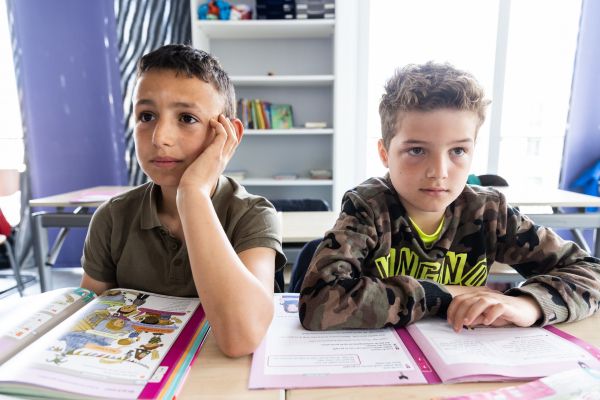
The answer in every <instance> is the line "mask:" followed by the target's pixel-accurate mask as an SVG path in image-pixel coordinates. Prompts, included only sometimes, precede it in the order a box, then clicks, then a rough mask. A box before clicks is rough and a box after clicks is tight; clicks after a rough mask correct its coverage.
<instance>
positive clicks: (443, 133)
mask: <svg viewBox="0 0 600 400" xmlns="http://www.w3.org/2000/svg"><path fill="white" fill-rule="evenodd" d="M477 122H478V120H477V116H476V114H475V113H473V112H471V111H458V110H451V109H440V110H435V111H427V112H421V111H410V112H407V113H405V114H404V117H403V118H402V120H401V122H400V123H399V127H398V129H397V132H396V135H395V136H394V137H393V138H392V140H391V142H390V145H389V148H388V149H385V147H384V145H383V141H382V140H380V141H379V155H380V158H381V161H382V162H383V165H385V167H386V168H388V169H389V171H390V178H391V180H392V184H393V185H394V188H395V189H396V192H397V193H398V195H399V196H400V200H401V202H402V204H403V205H404V207H405V208H406V211H407V212H408V215H409V216H410V217H411V218H412V219H413V220H415V221H419V220H429V221H431V219H432V218H436V219H439V218H441V217H442V216H443V214H444V211H445V210H446V207H448V205H449V204H450V203H452V202H453V201H454V200H455V199H456V198H457V197H458V195H459V194H460V193H461V192H462V190H463V189H464V187H465V184H466V182H467V176H468V175H469V169H470V167H471V161H472V160H473V150H474V147H475V137H476V133H477V128H478V127H477Z"/></svg>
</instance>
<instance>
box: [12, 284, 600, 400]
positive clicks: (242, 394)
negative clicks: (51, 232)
mask: <svg viewBox="0 0 600 400" xmlns="http://www.w3.org/2000/svg"><path fill="white" fill-rule="evenodd" d="M45 296H48V297H47V298H49V297H50V296H52V294H51V293H50V292H47V293H42V294H37V295H33V296H26V297H22V298H12V299H8V300H3V301H2V302H0V315H1V313H2V310H6V309H8V308H10V307H13V306H15V305H17V304H21V302H34V301H37V300H38V299H43V298H46V297H45ZM5 307H6V308H5ZM598 326H600V313H596V314H595V315H594V316H592V317H590V318H587V319H585V320H583V321H578V322H573V323H569V324H559V325H557V327H558V328H560V329H562V330H564V331H565V332H568V333H570V334H571V335H574V336H577V337H579V338H581V339H583V340H585V341H587V342H588V343H590V344H592V345H594V346H596V347H600V334H599V333H598ZM251 362H252V356H245V357H239V358H229V357H226V356H224V355H223V354H222V353H221V352H220V350H219V349H218V348H217V344H216V341H215V339H214V336H213V335H212V332H211V333H209V334H208V336H207V338H206V341H205V343H204V344H203V346H202V348H201V350H200V353H199V355H198V358H197V359H196V361H195V362H194V364H192V367H191V369H190V373H189V375H188V376H187V378H186V380H185V382H184V384H183V388H182V389H181V392H180V393H179V395H178V396H177V399H179V400H192V399H207V400H209V399H210V400H212V399H220V400H230V399H231V400H238V399H241V400H245V399H261V400H262V399H265V400H270V399H272V400H283V399H286V400H303V399H311V400H319V399H340V400H353V399H357V400H364V399H372V398H373V399H393V400H397V399H431V398H432V397H435V396H442V395H445V396H448V395H460V394H465V393H473V392H480V391H485V390H494V389H499V388H501V387H506V386H513V385H515V384H516V383H515V382H488V383H457V384H439V385H417V386H378V387H348V388H335V389H291V390H276V389H275V390H249V389H248V377H249V376H250V366H251Z"/></svg>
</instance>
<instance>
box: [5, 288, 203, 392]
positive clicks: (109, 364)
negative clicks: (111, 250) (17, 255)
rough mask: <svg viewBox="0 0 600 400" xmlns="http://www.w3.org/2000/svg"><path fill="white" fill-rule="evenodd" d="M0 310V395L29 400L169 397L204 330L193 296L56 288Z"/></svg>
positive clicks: (201, 340) (196, 349)
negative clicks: (48, 399)
mask: <svg viewBox="0 0 600 400" xmlns="http://www.w3.org/2000/svg"><path fill="white" fill-rule="evenodd" d="M5 308H6V307H5ZM1 312H2V318H3V321H4V323H3V324H2V328H0V393H2V394H9V395H21V396H29V397H36V396H44V397H57V398H62V399H68V398H102V399H125V398H127V399H132V398H139V399H154V398H161V399H162V398H167V399H168V398H174V397H175V396H176V394H177V392H178V391H179V389H180V388H181V386H182V384H183V381H184V380H185V377H186V376H187V373H188V372H189V369H190V366H191V364H192V363H193V361H194V360H195V358H196V356H197V353H198V351H199V349H200V347H201V345H202V343H203V342H204V339H205V338H206V335H207V333H208V330H209V329H210V327H209V325H208V322H207V320H206V318H205V314H204V310H203V309H202V306H201V305H200V301H199V299H197V298H181V297H172V296H164V295H158V294H153V293H147V292H143V291H138V290H129V289H110V290H107V291H106V292H104V293H103V294H102V295H100V296H96V295H95V294H94V293H93V292H91V291H89V290H86V289H82V288H65V289H59V290H55V291H52V292H47V293H43V294H41V295H39V296H33V297H32V298H31V299H29V298H24V299H23V301H21V303H18V304H16V306H14V307H11V308H10V309H4V310H2V311H1Z"/></svg>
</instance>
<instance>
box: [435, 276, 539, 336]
mask: <svg viewBox="0 0 600 400" xmlns="http://www.w3.org/2000/svg"><path fill="white" fill-rule="evenodd" d="M478 289H479V290H471V291H469V292H467V293H463V294H458V295H456V296H455V297H454V298H453V299H452V302H451V303H450V306H449V307H448V311H447V314H448V323H449V324H450V325H452V328H453V329H454V330H455V331H456V332H460V330H461V329H462V328H463V327H464V326H475V325H488V326H504V325H510V324H513V325H516V326H522V327H527V326H531V325H533V324H534V323H535V322H536V321H537V320H538V319H539V318H540V317H541V316H542V310H541V308H540V306H539V305H538V304H537V302H536V301H535V300H534V299H533V297H530V296H518V297H513V296H507V295H505V294H503V293H500V292H496V291H493V290H490V289H487V288H485V287H480V288H478ZM450 293H452V292H450Z"/></svg>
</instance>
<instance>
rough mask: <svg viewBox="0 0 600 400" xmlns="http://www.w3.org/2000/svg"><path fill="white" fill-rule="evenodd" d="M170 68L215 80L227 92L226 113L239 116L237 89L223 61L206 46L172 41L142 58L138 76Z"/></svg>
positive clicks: (138, 67) (191, 75)
mask: <svg viewBox="0 0 600 400" xmlns="http://www.w3.org/2000/svg"><path fill="white" fill-rule="evenodd" d="M160 69H162V70H169V71H174V72H175V74H177V75H183V76H185V77H187V78H192V77H196V78H198V79H200V80H203V81H204V82H206V83H209V84H211V85H212V86H213V87H214V88H215V89H216V90H217V92H218V93H219V94H220V95H221V96H223V100H224V103H225V105H224V108H223V114H225V116H226V117H227V118H235V105H236V103H235V89H234V88H233V84H232V83H231V80H230V79H229V75H227V73H226V72H225V71H224V70H223V67H221V64H220V63H219V61H218V60H217V59H216V58H214V57H213V56H211V55H210V54H208V53H207V52H205V51H203V50H198V49H195V48H193V47H191V46H188V45H184V44H168V45H165V46H162V47H159V48H158V49H156V50H153V51H151V52H150V53H147V54H145V55H144V56H142V58H140V60H139V61H138V64H137V77H138V78H139V77H140V76H141V75H142V74H143V73H144V72H148V71H150V70H160Z"/></svg>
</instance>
